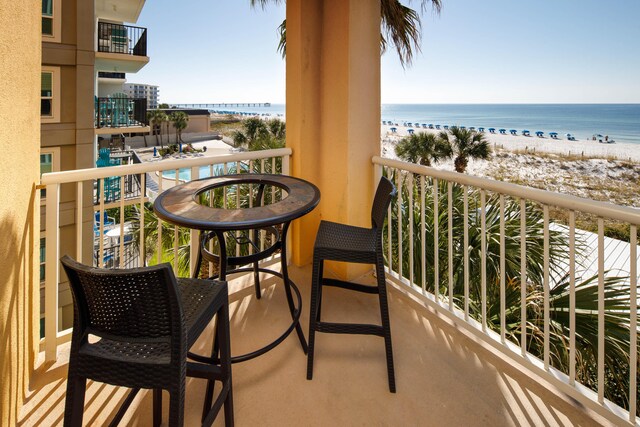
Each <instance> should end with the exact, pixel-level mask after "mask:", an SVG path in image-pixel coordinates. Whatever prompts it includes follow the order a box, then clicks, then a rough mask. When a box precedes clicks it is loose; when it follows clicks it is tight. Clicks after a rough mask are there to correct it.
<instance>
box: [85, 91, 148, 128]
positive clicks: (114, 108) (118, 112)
mask: <svg viewBox="0 0 640 427" xmlns="http://www.w3.org/2000/svg"><path fill="white" fill-rule="evenodd" d="M146 125H147V99H146V98H125V97H108V98H96V106H95V126H96V128H122V127H132V126H146Z"/></svg>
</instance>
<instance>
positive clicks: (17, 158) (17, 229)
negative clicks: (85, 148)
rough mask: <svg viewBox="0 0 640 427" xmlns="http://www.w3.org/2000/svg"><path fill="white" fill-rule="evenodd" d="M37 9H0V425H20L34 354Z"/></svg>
mask: <svg viewBox="0 0 640 427" xmlns="http://www.w3.org/2000/svg"><path fill="white" fill-rule="evenodd" d="M40 11H41V3H40V2H38V1H34V0H25V1H15V2H13V1H3V2H2V5H1V6H0V28H2V31H0V52H1V53H0V75H1V76H2V78H1V79H0V152H1V153H2V155H1V156H0V183H1V184H0V185H1V187H0V236H1V238H0V272H2V275H1V276H0V425H2V426H12V425H16V424H17V422H18V411H19V410H20V407H21V405H22V402H23V400H24V397H25V395H26V393H27V390H28V385H29V379H30V375H31V372H32V370H33V367H34V361H35V355H36V351H37V348H38V342H39V340H38V337H37V330H38V329H37V328H38V313H37V310H36V308H37V307H38V298H39V293H38V274H39V273H38V249H37V248H38V246H37V242H38V241H39V233H38V229H39V214H38V211H39V203H38V198H37V197H36V195H37V191H38V190H36V188H35V186H36V184H37V183H38V181H39V179H40V170H39V153H40V84H41V80H40V60H41V31H42V30H41V28H42V27H41V17H42V15H41V12H40Z"/></svg>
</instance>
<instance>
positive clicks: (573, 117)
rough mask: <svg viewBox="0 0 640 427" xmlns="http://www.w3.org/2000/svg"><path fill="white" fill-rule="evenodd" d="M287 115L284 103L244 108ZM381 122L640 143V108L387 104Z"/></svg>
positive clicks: (628, 106)
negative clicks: (555, 134) (502, 129)
mask: <svg viewBox="0 0 640 427" xmlns="http://www.w3.org/2000/svg"><path fill="white" fill-rule="evenodd" d="M238 110H239V111H243V112H252V113H257V114H263V113H270V114H284V112H285V106H284V104H272V105H271V106H270V107H251V108H241V109H238ZM381 119H382V120H391V121H393V122H394V123H399V124H400V125H402V123H403V122H412V123H416V122H417V123H421V124H422V123H426V124H429V123H432V124H434V125H435V124H440V125H450V126H451V125H458V126H466V127H471V126H474V127H476V128H477V127H484V128H490V127H494V128H496V129H499V128H505V129H507V130H509V129H517V130H518V131H519V132H520V131H522V130H523V129H528V130H529V131H531V133H534V132H536V131H543V132H544V133H545V134H548V133H549V132H557V133H558V134H560V135H561V136H564V134H566V133H570V134H572V135H574V136H575V137H576V138H577V139H579V140H580V139H582V140H584V139H588V138H589V139H590V138H591V136H592V135H594V134H601V135H606V136H608V137H609V139H613V140H615V141H616V142H624V143H633V144H640V104H382V105H381Z"/></svg>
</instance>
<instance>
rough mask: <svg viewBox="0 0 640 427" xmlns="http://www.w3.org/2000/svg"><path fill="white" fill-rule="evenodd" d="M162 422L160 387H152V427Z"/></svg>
mask: <svg viewBox="0 0 640 427" xmlns="http://www.w3.org/2000/svg"><path fill="white" fill-rule="evenodd" d="M160 424H162V389H160V388H155V389H153V427H160Z"/></svg>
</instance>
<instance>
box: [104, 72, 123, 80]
mask: <svg viewBox="0 0 640 427" xmlns="http://www.w3.org/2000/svg"><path fill="white" fill-rule="evenodd" d="M98 77H102V78H105V79H120V80H124V78H125V73H114V72H110V71H99V72H98Z"/></svg>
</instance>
